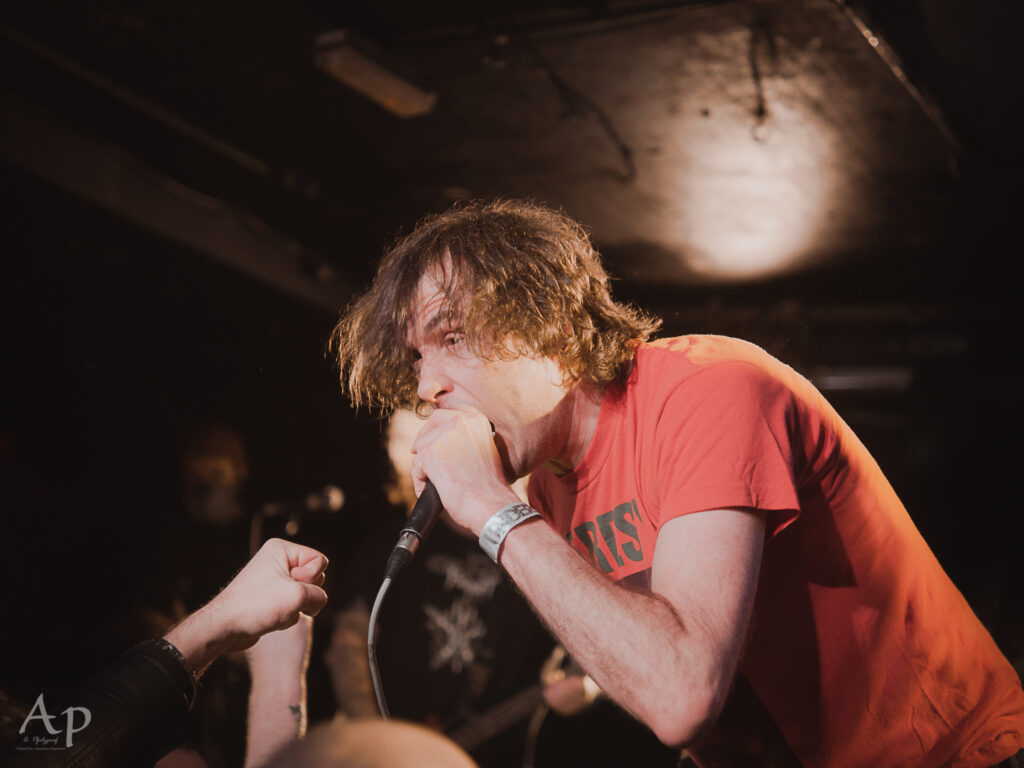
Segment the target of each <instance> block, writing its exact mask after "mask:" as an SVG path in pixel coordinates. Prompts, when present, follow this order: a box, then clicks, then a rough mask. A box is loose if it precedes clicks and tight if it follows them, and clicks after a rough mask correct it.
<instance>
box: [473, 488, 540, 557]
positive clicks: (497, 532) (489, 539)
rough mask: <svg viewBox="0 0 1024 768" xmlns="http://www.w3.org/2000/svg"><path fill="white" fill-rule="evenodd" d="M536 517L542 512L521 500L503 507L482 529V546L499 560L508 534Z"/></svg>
mask: <svg viewBox="0 0 1024 768" xmlns="http://www.w3.org/2000/svg"><path fill="white" fill-rule="evenodd" d="M534 517H540V513H539V512H538V511H537V510H535V509H534V508H533V507H531V506H530V505H528V504H523V503H522V502H521V501H520V502H517V503H515V504H509V505H508V506H507V507H502V508H501V509H499V510H498V511H497V512H495V513H494V514H493V515H492V516H491V519H490V520H488V521H487V523H486V524H485V525H484V527H483V530H481V531H480V548H481V549H483V551H484V552H486V553H487V554H488V555H490V556H491V560H493V561H494V562H498V550H499V549H501V543H502V542H503V541H504V540H505V537H506V536H508V532H509V531H511V530H512V529H513V528H515V527H516V526H517V525H519V524H520V523H523V522H526V521H527V520H529V519H531V518H534Z"/></svg>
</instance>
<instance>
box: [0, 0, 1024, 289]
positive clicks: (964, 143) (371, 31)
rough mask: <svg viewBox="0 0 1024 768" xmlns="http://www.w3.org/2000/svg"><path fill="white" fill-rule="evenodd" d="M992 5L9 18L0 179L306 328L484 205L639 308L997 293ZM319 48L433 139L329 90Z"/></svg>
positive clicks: (159, 10)
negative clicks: (728, 299) (364, 55)
mask: <svg viewBox="0 0 1024 768" xmlns="http://www.w3.org/2000/svg"><path fill="white" fill-rule="evenodd" d="M1005 5H1006V4H1001V3H998V2H996V1H995V0H988V2H985V3H972V4H971V6H970V8H965V7H959V6H954V5H952V4H949V3H944V2H939V1H938V0H904V1H903V2H891V3H870V2H869V3H866V4H864V5H853V6H844V5H841V4H839V3H836V2H832V1H831V0H799V1H796V2H787V3H778V2H771V1H769V0H760V1H757V2H750V1H748V0H744V1H742V2H741V1H736V2H691V3H687V2H677V3H649V2H629V1H627V2H618V3H590V4H585V3H542V2H530V3H521V2H520V3H506V2H498V1H497V0H495V1H494V2H476V3H464V2H454V1H453V2H443V3H430V4H421V3H408V2H398V1H397V0H396V1H395V2H387V3H374V4H364V5H362V6H356V7H351V4H335V3H328V2H323V1H322V0H307V2H263V3H255V4H252V3H240V2H232V1H230V0H229V1H226V2H218V3H203V2H191V1H189V0H174V1H173V2H171V1H168V0H161V1H159V2H151V3H146V4H141V5H140V4H138V3H127V2H113V1H108V2H93V3H73V2H55V1H54V0H41V1H40V0H33V1H32V2H27V1H23V2H12V3H9V4H8V12H7V14H6V20H5V22H4V26H3V27H0V48H2V51H3V54H4V61H3V63H4V67H3V69H4V72H5V75H4V81H5V86H4V89H3V98H4V100H5V101H6V102H7V103H6V104H5V112H6V113H7V114H8V116H9V117H10V118H11V119H10V121H9V122H8V126H7V129H6V130H5V136H4V138H5V141H4V154H5V159H6V160H7V162H9V163H10V162H13V163H15V164H19V165H22V166H23V167H25V168H27V169H28V170H29V171H30V172H32V173H34V174H37V175H39V176H41V177H42V178H44V179H46V180H47V181H49V182H50V183H53V184H56V185H57V186H60V187H64V188H66V189H69V190H71V191H72V192H73V193H75V194H77V195H80V196H82V197H84V198H85V199H87V200H90V201H91V202H93V203H94V204H96V205H98V206H100V207H104V208H107V209H109V210H113V211H114V212H115V213H117V214H118V215H121V216H123V217H125V218H126V219H128V220H130V221H133V222H135V223H141V224H142V225H143V226H145V227H147V228H150V229H153V230H155V231H157V232H159V233H161V234H162V235H164V236H168V237H171V238H176V239H184V240H185V241H186V244H187V245H188V246H189V247H191V248H193V249H195V250H197V251H199V252H201V253H205V254H207V255H210V256H213V257H216V258H218V259H220V260H223V261H226V262H228V263H229V264H232V265H233V266H235V267H238V268H240V269H242V270H243V271H249V272H250V273H255V274H257V275H259V276H261V277H262V278H263V279H267V280H270V281H272V282H276V284H278V285H279V286H281V287H284V288H285V289H286V290H290V291H292V292H300V293H301V294H302V295H304V296H306V297H307V298H309V299H310V300H312V301H315V302H319V303H320V304H321V305H324V306H331V305H333V304H335V303H337V301H338V297H342V298H344V297H345V296H347V295H348V291H349V290H350V289H351V287H352V286H358V285H361V284H363V283H364V282H365V280H366V279H367V278H368V276H369V274H370V270H371V265H372V264H373V262H374V261H375V259H376V258H377V256H378V254H379V252H380V250H381V248H382V247H383V245H384V244H385V243H386V241H387V240H388V239H389V238H390V237H391V236H392V235H393V234H394V233H395V232H396V231H398V230H399V228H401V227H405V226H409V225H410V224H411V223H412V222H413V221H415V219H416V218H418V217H419V216H420V215H422V214H423V213H425V212H428V211H431V210H436V209H439V208H443V207H445V206H446V205H447V204H449V203H450V202H451V201H452V200H454V199H458V198H463V197H476V196H484V197H490V196H494V195H516V196H529V197H533V198H538V199H541V200H543V201H546V202H548V203H550V204H552V205H556V206H562V207H564V208H565V209H566V210H567V211H568V212H569V213H570V214H572V215H574V216H576V217H577V218H579V219H580V220H582V221H583V222H584V223H586V224H587V225H589V226H590V227H592V228H593V232H594V236H595V239H596V240H597V242H598V243H599V245H600V246H601V248H602V250H603V251H604V252H605V253H606V256H607V258H608V260H609V264H610V266H611V268H612V271H613V272H614V273H615V274H616V275H617V276H618V277H619V278H621V280H622V281H623V290H624V291H626V292H627V293H629V294H630V295H635V296H638V297H641V298H644V299H646V300H647V301H649V302H654V303H656V304H658V305H668V306H671V305H672V303H673V302H674V301H675V300H676V297H677V296H678V295H679V294H677V293H674V291H675V290H676V289H679V288H682V289H687V288H692V287H694V286H706V285H709V284H721V283H723V282H724V283H729V284H735V283H736V282H737V281H739V282H743V281H750V280H756V281H759V282H764V281H765V280H766V279H769V278H771V277H772V276H774V275H776V274H778V273H790V274H793V273H796V274H797V275H800V274H808V273H810V274H813V275H814V276H815V277H814V285H815V286H816V288H817V289H818V290H822V281H821V279H820V275H821V274H823V273H824V274H826V275H827V274H833V273H834V271H833V270H834V268H838V272H835V274H841V275H843V278H842V279H841V280H840V282H841V284H842V286H843V289H844V290H845V289H847V288H848V287H849V275H850V274H853V273H856V274H861V273H862V270H861V269H860V267H862V266H863V267H865V268H867V267H871V266H874V267H876V268H878V269H880V270H881V271H880V272H879V273H878V274H880V275H882V276H886V275H887V276H888V279H887V280H883V281H881V282H884V283H891V284H890V285H879V282H880V281H879V280H877V279H876V278H874V277H873V278H872V280H871V285H870V287H868V288H867V289H866V290H867V292H868V293H869V294H872V293H874V292H877V293H878V296H877V297H876V298H884V299H887V300H892V299H894V298H896V299H899V298H900V297H902V296H903V291H905V290H906V288H907V282H908V280H913V281H916V280H920V279H921V278H922V276H925V277H927V276H929V275H932V273H934V272H935V271H936V268H940V269H942V270H955V272H956V273H957V278H956V282H957V284H958V285H959V284H960V281H961V280H962V275H961V274H960V273H961V272H963V271H970V272H971V273H977V272H981V271H984V270H988V269H995V268H997V267H998V265H999V261H998V259H993V258H991V257H989V256H988V254H986V253H978V252H977V251H978V250H981V249H979V248H976V247H973V246H976V245H979V244H983V241H979V240H976V239H975V237H976V235H977V234H978V232H977V229H978V227H977V222H978V221H979V220H980V219H982V218H985V217H988V216H989V215H990V214H989V212H990V211H991V206H992V205H993V203H998V200H999V198H998V197H997V196H995V195H991V194H990V192H991V190H992V188H993V185H994V183H995V182H996V181H997V180H998V178H999V173H1000V172H1001V171H1004V170H1005V168H1006V163H1007V159H1008V153H1014V154H1016V152H1017V150H1016V148H1015V147H1014V146H1013V142H1014V141H1015V138H1016V137H1015V136H1013V135H1012V131H1011V130H1010V126H1011V125H1012V122H1011V121H1010V120H1009V116H1010V114H1011V113H1012V111H1013V106H1014V105H1013V104H1012V103H1011V102H1012V100H1013V99H1018V100H1019V94H1017V93H1012V92H1011V93H1010V95H1009V96H1008V92H1007V90H1006V89H1005V88H1004V83H1005V80H1006V78H1007V74H1006V73H1007V72H1008V71H1009V68H1010V66H1011V62H1012V60H1013V51H1012V45H1011V43H1012V41H1011V40H1010V39H1009V34H1010V33H1009V26H1008V19H1004V18H1003V16H1004V14H1006V13H1008V12H1006V11H1004V10H1003V7H1004V6H1005ZM858 24H859V25H860V26H858ZM865 28H867V29H870V30H871V33H873V34H874V36H875V38H876V40H877V42H876V45H875V46H874V47H872V45H871V44H869V42H868V39H866V37H865V31H864V30H865ZM338 30H345V31H346V33H347V34H348V35H349V39H354V40H356V41H357V42H358V43H359V45H360V46H361V50H363V51H366V50H367V49H370V50H372V51H373V52H374V55H375V57H376V58H377V60H378V61H384V62H386V63H387V64H388V65H389V66H392V67H393V69H395V70H396V71H399V72H401V73H402V74H403V75H404V76H406V77H407V79H408V80H410V81H412V82H414V83H416V84H418V85H419V86H420V87H421V88H422V90H423V91H425V92H427V93H431V94H435V95H436V104H435V105H434V107H433V109H432V110H430V111H429V112H428V113H426V114H423V115H421V116H417V117H411V118H400V117H396V116H394V115H393V114H391V113H389V112H387V111H385V110H384V109H382V108H380V107H379V106H377V104H375V103H373V102H371V101H370V100H369V99H367V98H365V97H364V96H363V95H360V94H358V93H356V92H355V91H353V90H352V89H350V88H348V87H346V85H344V84H342V83H341V82H339V81H337V80H335V79H333V78H332V77H330V76H329V75H328V74H327V73H326V72H325V71H324V70H323V68H321V67H318V66H317V58H316V51H317V40H318V38H320V37H321V36H323V35H325V34H329V33H332V32H337V31H338ZM869 34H870V33H869ZM897 67H902V70H903V72H905V75H902V74H901V72H900V71H899V70H897V69H896V68H897ZM171 207H176V211H175V213H173V214H172V213H169V212H168V210H169V208H171ZM253 236H255V237H253ZM256 240H258V241H259V242H255V241H256ZM965 244H969V245H970V246H972V250H974V251H975V253H973V254H972V264H971V267H970V269H969V270H966V269H965V268H964V267H963V265H962V264H961V262H960V259H961V258H962V256H963V247H964V245H965ZM261 260H262V261H261ZM261 265H262V266H261ZM851 265H855V268H851ZM844 268H845V269H846V271H845V272H844V271H843V270H844ZM908 269H909V270H910V272H911V276H910V277H907V275H906V270H908ZM296 270H298V271H299V272H300V274H293V273H295V272H296ZM851 270H852V271H851ZM984 280H985V281H987V280H988V275H987V274H985V277H984ZM825 283H826V284H827V283H828V279H826V280H825Z"/></svg>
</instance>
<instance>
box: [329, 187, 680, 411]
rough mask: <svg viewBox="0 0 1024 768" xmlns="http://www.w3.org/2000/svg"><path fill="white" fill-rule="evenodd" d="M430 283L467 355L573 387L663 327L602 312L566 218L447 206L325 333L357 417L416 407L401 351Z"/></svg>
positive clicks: (584, 246) (597, 280) (587, 259)
mask: <svg viewBox="0 0 1024 768" xmlns="http://www.w3.org/2000/svg"><path fill="white" fill-rule="evenodd" d="M449 257H450V260H451V262H450V263H451V265H452V269H448V270H445V265H446V264H447V263H448V259H449ZM429 272H435V273H436V274H438V275H444V278H443V282H444V283H445V285H443V286H442V291H443V292H444V303H443V305H442V309H441V311H443V312H447V313H448V314H449V315H451V316H453V317H456V318H459V321H460V322H459V325H460V326H461V329H462V331H463V332H464V333H465V334H466V337H467V340H468V342H469V344H470V348H471V349H472V350H473V352H474V353H475V354H477V355H481V354H487V355H489V356H490V358H491V359H510V358H514V357H517V356H518V355H522V354H532V355H537V356H540V357H549V358H553V359H555V360H557V361H558V362H559V364H560V365H561V367H562V370H563V371H564V372H565V374H566V376H567V378H569V379H572V380H580V379H589V380H591V381H594V382H597V383H605V382H609V381H614V380H615V379H617V378H618V377H619V374H620V373H621V372H622V371H623V370H625V368H626V367H627V365H628V363H629V362H630V361H631V360H632V358H633V352H634V349H635V347H636V345H637V344H638V343H639V342H641V341H644V340H646V339H647V338H648V337H649V336H650V335H651V334H652V333H653V332H654V331H656V330H657V329H658V327H659V326H660V325H661V321H660V320H657V319H655V318H652V317H650V316H648V315H645V314H644V313H642V312H640V311H639V310H637V309H635V308H633V307H630V306H627V305H624V304H619V303H616V302H615V301H613V300H612V298H611V294H610V293H609V290H608V275H607V274H606V273H605V271H604V268H603V267H602V266H601V261H600V256H599V254H598V253H597V251H596V250H595V249H594V247H593V246H592V245H591V243H590V238H589V236H588V235H587V233H586V232H585V231H584V229H583V228H582V227H581V226H580V225H579V224H577V223H576V222H575V221H573V220H572V219H570V218H569V217H568V216H566V215H565V214H564V213H561V212H559V211H553V210H551V209H549V208H545V207H543V206H540V205H536V204H534V203H530V202H524V201H519V200H497V201H493V202H486V203H485V202H471V203H462V204H457V205H455V206H454V207H452V208H450V209H449V210H448V211H446V212H444V213H441V214H436V215H432V216H428V217H427V218H425V219H423V220H422V221H420V223H419V224H417V226H416V228H415V229H414V230H413V231H412V232H411V233H410V234H409V235H407V236H405V237H403V238H401V239H400V240H398V242H396V243H395V245H394V246H393V247H392V248H391V249H390V250H389V251H388V252H387V253H386V254H385V256H384V259H383V260H382V261H381V264H380V267H379V269H378V271H377V276H376V278H375V279H374V281H373V284H372V286H371V287H370V289H369V290H368V291H367V292H366V293H365V294H363V295H362V296H361V297H359V298H357V299H356V300H355V301H354V302H353V303H352V304H351V305H350V306H349V307H348V309H347V310H346V311H345V313H344V315H343V316H342V318H341V320H340V321H339V322H338V325H337V326H336V327H335V329H334V333H333V335H332V337H331V350H332V351H333V352H334V353H335V354H336V355H337V360H338V364H339V368H340V372H341V381H342V387H343V388H345V387H347V389H348V393H349V396H350V397H351V399H352V401H353V403H354V404H355V405H357V406H358V405H363V404H366V405H369V406H370V407H371V408H379V409H380V410H382V411H390V410H391V409H393V408H397V407H411V408H417V407H418V406H420V405H421V402H420V400H419V398H418V396H417V394H416V385H417V377H416V373H415V372H414V370H413V362H414V360H415V352H414V350H412V349H410V347H409V343H408V339H409V332H410V328H411V327H412V324H413V321H414V318H415V314H414V313H415V312H416V306H415V302H416V297H417V289H418V287H419V283H420V279H421V278H422V277H423V275H424V274H427V273H429Z"/></svg>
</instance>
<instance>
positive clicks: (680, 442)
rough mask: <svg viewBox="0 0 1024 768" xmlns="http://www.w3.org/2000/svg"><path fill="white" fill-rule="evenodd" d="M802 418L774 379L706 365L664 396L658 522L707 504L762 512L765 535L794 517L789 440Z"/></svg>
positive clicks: (751, 370)
mask: <svg viewBox="0 0 1024 768" xmlns="http://www.w3.org/2000/svg"><path fill="white" fill-rule="evenodd" d="M798 423H799V420H798V418H797V413H796V405H795V402H794V398H793V396H792V394H791V393H790V392H789V390H788V389H787V388H786V387H785V386H784V385H783V384H782V383H781V382H779V381H777V380H776V379H774V378H772V377H771V376H770V375H769V374H767V373H765V372H764V371H762V370H761V369H760V368H758V367H757V366H756V365H753V364H751V363H747V362H727V363H721V364H718V365H714V366H711V367H709V368H707V369H704V370H702V371H700V372H698V373H696V374H694V375H693V376H691V377H689V378H688V379H687V380H686V381H684V382H683V383H681V384H680V385H679V386H678V387H677V388H676V390H675V391H674V392H673V393H672V394H671V395H670V396H669V398H668V399H667V400H666V401H665V407H664V408H663V409H662V411H661V413H660V414H659V415H658V422H657V426H656V429H655V446H654V447H655V457H656V461H655V462H654V466H655V469H654V471H655V472H656V473H657V476H656V477H654V478H650V480H651V482H652V483H653V484H654V487H656V488H657V489H658V493H657V495H656V497H657V499H658V505H657V516H658V526H659V527H660V526H661V525H664V523H665V522H667V521H668V520H671V519H673V518H675V517H678V516H680V515H685V514H690V513H693V512H700V511H705V510H710V509H731V508H748V509H756V510H761V511H762V512H765V513H766V524H767V530H768V535H769V537H770V536H773V535H774V534H776V533H778V532H779V531H781V530H782V529H783V528H784V527H786V526H787V525H788V524H789V523H791V522H792V521H793V520H795V519H796V517H797V516H798V515H799V498H798V493H797V488H796V483H795V479H794V470H793V443H794V439H795V435H796V432H797V429H798Z"/></svg>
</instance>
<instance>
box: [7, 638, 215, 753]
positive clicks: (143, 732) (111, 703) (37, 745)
mask: <svg viewBox="0 0 1024 768" xmlns="http://www.w3.org/2000/svg"><path fill="white" fill-rule="evenodd" d="M194 698H195V683H194V682H193V680H192V677H191V675H189V673H188V672H187V671H186V669H185V668H184V667H183V666H182V664H181V662H180V661H179V659H178V658H176V657H175V655H174V654H173V652H172V651H170V650H168V649H167V648H165V647H163V646H162V645H160V644H159V642H158V641H149V642H145V643H141V644H140V645H137V646H135V647H133V648H131V649H130V650H128V651H127V652H126V653H124V654H123V655H122V656H121V657H120V658H119V659H118V660H117V661H116V662H114V663H113V664H112V665H111V666H109V667H107V668H106V669H104V670H103V671H101V672H100V673H99V674H97V675H95V676H94V677H92V678H91V679H90V680H88V681H87V682H86V683H85V684H84V685H83V686H82V687H81V688H79V689H78V691H76V692H75V693H74V694H73V695H72V696H71V697H70V698H69V699H68V700H67V701H65V702H64V703H63V704H62V705H61V706H60V707H59V708H58V709H56V710H49V709H48V713H49V714H50V716H51V718H52V724H53V726H54V727H55V728H59V729H60V733H59V734H58V735H57V736H54V735H53V734H51V733H49V732H48V731H47V730H46V728H45V726H44V724H43V721H42V720H41V719H38V718H34V719H33V720H32V722H31V723H30V725H29V727H28V728H27V729H26V731H25V733H24V734H22V735H20V736H19V737H18V739H17V741H16V742H15V744H14V747H13V753H12V754H10V755H8V757H9V758H11V762H10V763H7V761H6V760H5V761H4V764H10V765H12V766H18V768H22V766H25V767H27V766H42V767H43V768H58V767H59V768H114V767H115V766H116V767H117V768H120V767H121V766H124V768H140V766H152V765H153V763H155V762H156V761H157V760H159V759H160V758H161V757H163V755H165V754H167V753H168V752H170V751H171V750H172V749H174V747H176V746H177V745H178V744H180V743H181V741H182V740H183V739H184V736H185V729H186V726H187V723H188V712H189V709H190V707H191V705H192V701H193V699H194ZM68 707H81V708H84V709H86V710H87V711H88V712H89V715H90V718H91V719H90V720H89V724H88V726H86V727H85V728H84V729H82V730H80V731H78V732H77V733H75V734H74V735H73V736H72V744H71V746H70V747H68V746H67V745H66V741H67V734H66V733H65V731H64V729H65V726H66V720H65V716H64V715H63V714H62V713H63V712H64V711H65V710H66V709H67V708H68ZM84 719H85V716H84V714H83V713H78V714H77V722H78V724H79V725H80V724H81V723H82V722H83V721H84Z"/></svg>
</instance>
